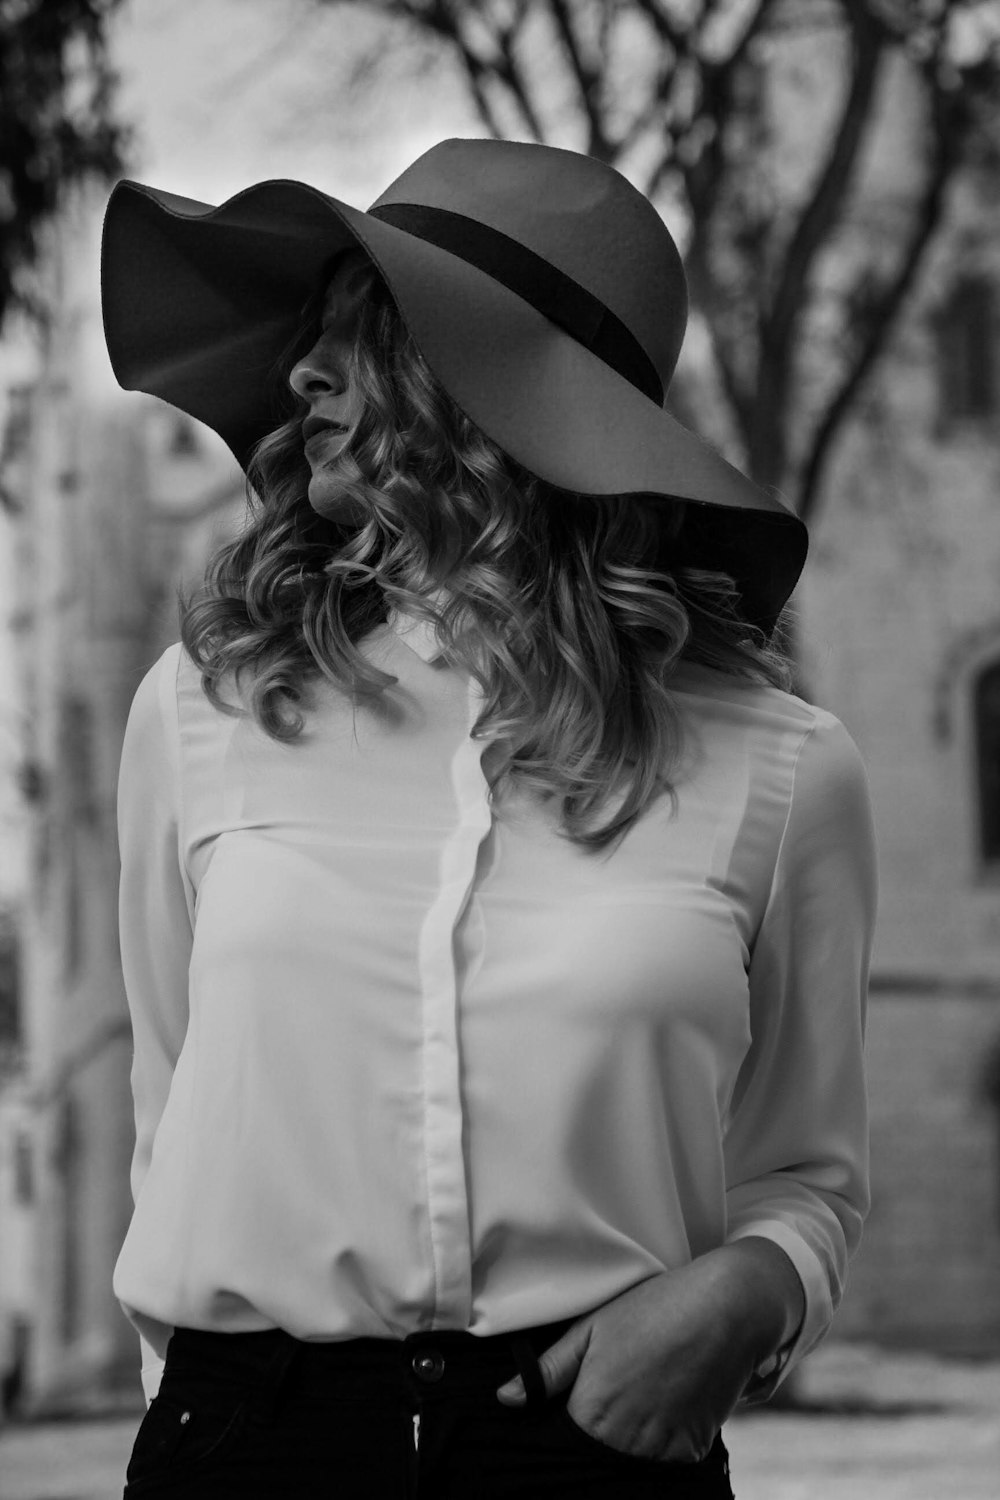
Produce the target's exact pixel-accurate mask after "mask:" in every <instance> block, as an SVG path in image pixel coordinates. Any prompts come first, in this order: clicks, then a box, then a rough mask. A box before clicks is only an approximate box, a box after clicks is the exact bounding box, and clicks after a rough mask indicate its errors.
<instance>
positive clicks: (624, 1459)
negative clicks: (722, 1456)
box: [556, 1403, 698, 1471]
mask: <svg viewBox="0 0 1000 1500" xmlns="http://www.w3.org/2000/svg"><path fill="white" fill-rule="evenodd" d="M556 1411H557V1413H558V1415H559V1417H560V1418H561V1419H562V1423H563V1426H564V1427H568V1428H569V1430H570V1432H571V1433H572V1434H573V1436H574V1437H575V1438H577V1439H579V1441H580V1442H582V1443H586V1444H587V1446H588V1447H589V1448H590V1449H591V1451H592V1452H595V1453H598V1454H600V1455H601V1457H602V1458H610V1459H618V1461H619V1462H620V1463H626V1464H641V1465H643V1466H644V1467H645V1468H647V1469H659V1470H661V1471H662V1470H664V1469H668V1470H669V1469H682V1470H685V1471H691V1470H692V1469H696V1468H698V1465H697V1464H695V1463H679V1462H677V1461H675V1460H670V1459H665V1458H648V1457H647V1456H646V1455H645V1454H644V1453H627V1452H626V1451H625V1450H624V1449H623V1448H612V1446H611V1444H610V1443H605V1442H604V1441H603V1440H602V1439H601V1438H599V1437H595V1436H594V1434H593V1433H592V1432H588V1431H587V1430H586V1428H584V1427H581V1426H580V1424H579V1422H577V1421H576V1420H575V1419H574V1418H573V1417H571V1416H570V1413H569V1407H568V1406H567V1405H565V1404H562V1403H560V1405H559V1406H557V1407H556Z"/></svg>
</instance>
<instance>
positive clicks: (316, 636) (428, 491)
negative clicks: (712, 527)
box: [177, 275, 793, 851]
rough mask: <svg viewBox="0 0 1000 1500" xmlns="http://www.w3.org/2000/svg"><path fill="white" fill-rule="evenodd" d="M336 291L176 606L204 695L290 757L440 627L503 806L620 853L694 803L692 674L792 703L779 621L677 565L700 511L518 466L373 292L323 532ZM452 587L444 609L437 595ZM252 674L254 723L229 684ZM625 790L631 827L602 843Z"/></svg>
mask: <svg viewBox="0 0 1000 1500" xmlns="http://www.w3.org/2000/svg"><path fill="white" fill-rule="evenodd" d="M324 291H325V286H324V287H323V288H321V289H320V290H319V291H318V292H317V294H316V296H315V297H314V298H313V299H312V301H311V303H310V304H309V305H308V307H307V309H306V310H305V311H304V316H303V322H302V326H301V327H300V329H299V331H298V333H297V335H296V337H295V338H294V339H293V340H292V342H291V343H290V345H289V346H288V348H287V349H286V350H285V352H284V355H283V356H282V358H281V359H280V360H279V362H278V364H277V365H276V367H275V370H274V372H273V375H272V380H273V382H274V385H273V390H272V397H273V399H274V400H275V401H276V402H279V403H282V405H279V406H276V415H282V414H285V413H287V420H285V421H283V422H282V423H281V425H280V426H278V427H277V429H276V430H275V431H273V432H271V433H270V434H269V435H268V436H266V437H265V438H263V439H262V440H261V441H260V442H259V443H258V444H257V445H256V447H255V449H254V451H253V454H252V456H251V460H250V462H249V464H248V467H247V511H248V513H247V523H246V525H245V527H244V529H243V531H242V532H241V533H240V534H239V535H237V536H236V537H235V538H233V539H230V540H227V541H225V542H223V543H222V544H221V545H220V546H218V547H217V548H216V549H215V551H214V552H213V553H212V555H211V556H210V558H209V560H208V562H207V564H206V567H205V570H204V574H203V577H202V579H201V580H200V582H199V584H198V585H197V587H196V588H195V589H194V590H193V591H192V594H191V595H190V596H185V594H184V591H183V588H180V589H178V591H177V592H178V609H179V614H180V631H181V639H182V641H183V644H184V646H185V648H186V650H187V651H188V653H189V655H190V656H191V658H192V660H193V661H194V662H195V663H196V664H197V666H198V667H199V669H200V671H201V674H202V687H203V690H204V692H205V693H206V695H207V697H208V699H209V701H210V702H211V703H213V704H214V705H215V706H216V707H217V708H218V709H219V710H220V711H221V712H223V713H228V714H237V715H240V716H245V715H246V713H247V712H248V711H249V712H250V713H252V715H253V717H254V718H255V719H256V721H257V723H258V724H259V725H260V727H261V728H262V729H263V731H264V732H265V733H266V734H268V735H270V737H271V738H272V739H275V740H279V741H283V742H287V741H290V740H294V739H296V738H297V737H298V736H299V735H300V734H301V733H302V730H303V728H304V725H305V720H304V718H303V715H302V714H301V713H297V712H295V711H294V707H295V706H296V705H300V704H302V705H303V706H305V707H306V709H307V711H308V710H309V709H311V708H312V707H313V706H314V700H313V698H312V693H311V684H312V683H313V682H315V681H316V680H317V679H319V678H321V677H322V678H326V679H327V680H328V681H329V682H331V683H333V684H335V685H336V686H337V687H339V688H341V689H345V690H346V691H348V692H349V693H351V694H352V695H354V700H355V702H356V701H362V702H368V703H371V702H373V701H375V700H379V699H382V698H383V696H384V694H385V693H386V692H387V691H389V690H391V689H392V688H393V687H395V685H396V684H397V683H398V681H399V679H398V677H396V676H394V675H393V674H392V673H390V672H383V671H380V670H379V669H378V668H377V667H375V666H373V665H372V663H371V662H370V661H368V660H367V659H366V658H365V657H364V656H363V655H362V654H361V652H360V651H359V650H358V649H357V643H358V642H359V641H360V640H361V639H362V638H363V637H364V636H366V635H367V634H368V633H369V632H370V631H371V630H373V629H374V628H375V627H376V626H377V625H379V624H380V623H382V622H383V621H384V620H385V619H386V618H387V606H388V605H390V604H395V605H398V606H399V607H401V608H403V609H405V610H406V611H407V612H409V613H412V614H414V615H417V616H420V617H422V618H425V619H429V620H433V621H434V622H435V623H436V625H437V630H438V638H439V640H440V642H441V644H442V647H443V648H444V650H445V653H446V656H447V658H448V660H449V661H451V662H452V663H454V664H457V665H458V666H460V667H462V668H464V669H465V670H466V671H468V672H469V673H471V675H472V676H473V677H474V678H475V679H476V680H477V681H478V683H479V685H480V687H481V689H482V692H483V703H482V707H481V710H480V713H479V715H478V717H477V719H476V722H475V725H474V727H473V729H472V731H471V733H472V738H473V739H475V740H483V739H487V738H496V739H497V741H498V742H502V744H501V745H500V748H501V749H502V752H503V753H502V755H501V758H500V759H499V761H497V762H496V764H495V768H494V772H493V774H492V777H491V778H489V780H488V784H489V797H490V802H491V805H493V804H494V803H495V802H497V801H498V800H499V799H500V798H501V796H502V795H503V793H504V791H505V790H507V789H508V788H509V787H510V786H511V785H512V784H513V782H514V781H515V780H516V781H517V782H518V783H519V784H520V785H521V786H522V787H524V788H528V789H530V790H532V791H534V792H536V793H538V794H539V795H540V796H541V797H543V798H545V799H550V798H552V797H556V796H557V797H560V798H561V802H562V806H561V826H560V829H559V832H560V836H561V837H563V838H568V839H569V840H571V841H572V842H573V843H575V844H577V845H579V846H580V847H581V848H582V849H585V850H592V851H599V850H602V849H604V848H605V847H606V846H608V845H609V844H611V843H612V842H613V841H617V840H620V839H622V838H623V837H624V836H625V834H626V833H627V832H628V830H629V828H631V826H632V825H633V824H634V823H635V822H636V821H637V820H638V818H639V817H640V816H641V815H642V813H643V811H644V809H645V808H646V807H647V805H648V804H649V803H651V802H652V801H653V800H654V798H655V797H657V796H658V795H659V793H660V792H661V791H663V790H666V791H668V792H669V793H670V796H671V799H672V801H674V799H675V797H676V794H675V791H674V787H673V785H672V783H671V781H670V776H671V773H672V772H674V771H676V769H677V766H678V763H679V760H680V757H681V755H682V753H683V748H684V735H683V723H682V720H681V716H680V713H679V711H678V708H677V706H676V704H675V702H674V700H673V697H672V695H671V693H670V690H669V686H668V683H669V679H670V676H671V673H672V671H673V669H674V668H675V666H676V665H677V663H678V662H679V661H682V660H685V661H692V662H699V663H701V664H703V665H705V666H709V667H712V668H715V669H716V670H717V671H721V672H723V673H726V674H727V675H729V676H731V677H734V678H738V679H742V680H744V681H748V682H752V683H758V684H763V685H769V686H772V687H777V688H780V689H782V690H784V691H790V689H791V683H792V680H793V668H792V663H791V659H790V657H789V656H788V655H787V653H786V650H785V647H784V644H783V641H782V632H781V630H780V625H781V621H779V626H778V627H776V629H775V630H774V632H772V635H771V638H770V639H768V637H767V636H766V635H765V634H764V632H763V631H762V630H761V629H760V628H759V627H757V626H753V625H750V624H748V623H747V622H746V620H744V619H743V618H741V616H740V613H739V610H738V598H739V595H738V590H737V588H736V585H735V583H734V580H733V578H732V577H731V576H730V575H729V574H728V573H724V572H715V571H709V570H705V569H696V568H690V567H686V566H683V565H682V561H681V559H680V557H679V556H678V555H677V546H676V543H677V539H678V538H679V537H680V536H681V533H682V531H683V524H684V514H685V509H686V507H685V503H684V502H683V501H681V500H677V501H662V500H655V501H654V500H649V501H645V500H637V499H636V498H634V497H632V498H628V499H626V498H625V497H622V496H607V495H601V496H596V495H586V494H576V493H571V492H568V491H565V490H560V489H557V488H555V487H554V486H552V485H549V484H547V483H546V482H544V481H543V480H541V479H538V478H537V477H536V476H534V475H533V474H530V473H529V472H528V471H527V470H526V469H524V468H523V467H522V466H521V465H520V464H518V463H516V462H515V461H514V460H513V459H512V458H510V457H509V456H508V455H507V454H506V453H505V452H504V451H503V450H502V449H501V448H499V447H498V446H497V444H496V443H494V442H493V441H491V439H490V438H488V437H487V436H486V435H485V434H484V433H483V432H482V431H481V430H480V429H479V428H478V427H477V426H476V425H475V424H474V423H473V422H471V421H470V420H469V418H468V417H467V416H466V415H465V414H464V412H462V411H461V410H460V409H459V407H458V406H457V405H456V404H455V402H454V401H453V400H452V399H451V397H450V396H449V395H448V393H447V391H446V390H444V388H443V387H442V386H441V384H440V383H439V382H438V380H437V379H436V378H435V376H434V375H433V374H432V372H431V370H430V369H429V367H428V366H427V364H426V362H425V361H424V359H423V357H422V356H421V354H420V351H419V350H418V348H417V347H416V345H415V343H414V342H413V339H412V337H411V336H410V334H409V331H408V329H407V327H406V325H405V323H404V322H403V320H402V318H401V316H400V314H399V312H398V310H397V308H396V305H395V303H394V301H393V299H392V297H391V295H390V293H389V290H388V287H387V286H386V284H385V282H384V280H382V278H381V277H378V276H377V275H376V277H375V279H374V281H373V283H372V286H371V290H370V292H369V293H368V294H367V296H366V300H365V302H364V304H363V307H362V312H361V318H360V321H359V324H358V327H357V332H356V336H355V339H354V344H353V350H352V355H351V360H350V370H349V379H350V381H351V383H352V389H353V390H354V392H355V395H356V396H357V397H359V400H358V403H357V404H358V407H359V408H360V410H361V416H360V418H359V420H358V422H357V424H356V425H355V427H354V429H353V431H352V433H351V435H350V437H349V438H348V439H347V441H346V443H345V445H344V446H343V447H342V448H341V450H340V452H339V453H338V454H337V455H336V457H335V458H333V459H332V460H331V463H330V472H331V474H332V475H333V476H334V477H335V480H336V486H337V489H336V493H337V495H338V496H339V497H340V501H339V503H338V505H337V513H338V517H339V519H336V520H335V519H333V518H332V517H330V516H323V515H320V514H319V513H318V512H317V511H316V510H315V509H314V508H313V507H312V505H311V504H310V501H309V498H308V486H309V479H310V469H309V465H308V462H307V460H306V458H305V456H304V453H303V443H302V435H301V430H300V428H301V423H302V420H303V418H304V416H305V415H306V412H307V403H306V402H304V401H303V400H301V399H300V398H298V397H296V396H294V395H293V393H292V391H291V390H290V388H289V387H288V383H287V378H288V374H289V372H290V371H291V369H292V367H293V365H294V364H295V363H296V361H297V359H298V358H300V357H301V355H302V354H304V353H305V351H306V350H307V349H309V348H310V347H311V346H312V344H313V343H314V341H315V339H316V338H317V337H318V334H319V310H320V307H321V305H322V296H323V292H324ZM352 510H353V516H352V518H351V519H350V520H348V519H346V518H347V516H348V515H349V514H350V513H351V511H352ZM672 551H673V553H674V558H673V561H672V559H671V552H672ZM442 587H443V588H445V589H446V590H447V598H446V602H445V603H444V604H443V607H442V608H440V609H438V608H437V607H436V606H435V604H434V603H433V602H432V601H431V599H430V597H429V596H431V595H433V594H434V593H435V592H436V590H438V589H439V588H442ZM244 669H249V670H250V673H251V674H252V681H251V684H250V692H249V705H250V706H249V710H246V709H244V708H241V707H237V706H235V705H232V704H230V703H228V702H226V701H225V699H224V698H223V697H222V696H221V693H220V691H219V686H218V685H219V682H220V679H221V678H222V677H223V675H224V674H225V673H227V672H229V671H233V672H234V673H235V676H236V679H237V681H238V680H239V674H240V673H241V672H242V671H243V670H244ZM287 706H291V707H292V709H293V711H292V713H291V714H290V716H289V717H287V718H286V717H284V716H283V714H282V709H283V708H285V707H287ZM484 770H485V767H484ZM620 784H623V786H624V797H623V800H622V801H621V803H620V805H619V807H618V810H617V811H616V812H614V813H613V814H612V815H611V816H610V817H609V818H607V820H606V821H605V822H604V823H603V825H600V826H597V827H589V828H588V827H587V826H586V825H587V824H588V823H593V820H594V819H595V818H596V817H597V816H599V815H600V813H601V812H602V811H603V810H604V808H605V805H606V803H607V800H608V798H609V797H610V795H611V793H612V791H613V790H614V789H615V788H616V787H618V786H619V785H620Z"/></svg>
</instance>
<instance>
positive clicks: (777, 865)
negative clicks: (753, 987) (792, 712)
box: [754, 704, 826, 946]
mask: <svg viewBox="0 0 1000 1500" xmlns="http://www.w3.org/2000/svg"><path fill="white" fill-rule="evenodd" d="M809 706H810V708H812V707H814V706H815V705H813V704H810V705H809ZM818 712H819V713H825V712H826V710H825V709H819V710H818ZM818 724H819V719H818V718H814V719H813V721H812V723H811V724H808V725H807V726H806V728H805V729H803V730H802V732H801V733H800V735H799V743H798V746H797V747H796V751H795V759H794V760H793V761H792V771H791V775H790V776H789V778H788V802H787V804H786V806H785V821H784V823H783V824H782V826H781V837H780V838H779V839H778V847H777V849H776V850H775V855H774V868H773V869H772V871H771V884H770V887H769V888H768V892H767V900H766V902H765V903H764V910H763V912H762V913H761V918H760V923H759V925H758V927H757V932H756V933H755V935H754V946H756V943H757V938H758V937H759V936H760V934H761V932H762V931H763V929H764V926H765V924H766V922H767V918H768V916H769V914H770V911H771V907H772V906H773V905H774V902H775V900H776V897H777V892H778V884H779V882H778V872H779V870H780V869H781V856H782V854H783V853H784V849H785V841H786V839H787V837H788V827H789V824H790V823H791V821H792V805H793V803H794V801H795V777H796V774H797V772H798V769H799V761H800V760H801V758H802V750H803V747H804V746H805V744H806V741H807V740H808V739H809V737H810V735H811V734H812V733H813V731H814V730H815V729H816V727H817V725H818Z"/></svg>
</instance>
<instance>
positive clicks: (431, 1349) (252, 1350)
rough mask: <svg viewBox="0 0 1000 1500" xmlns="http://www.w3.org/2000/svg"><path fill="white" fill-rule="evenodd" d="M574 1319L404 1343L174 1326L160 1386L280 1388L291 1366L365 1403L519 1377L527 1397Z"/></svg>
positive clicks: (316, 1383) (430, 1333) (324, 1389)
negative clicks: (546, 1354) (197, 1383)
mask: <svg viewBox="0 0 1000 1500" xmlns="http://www.w3.org/2000/svg"><path fill="white" fill-rule="evenodd" d="M576 1321H577V1319H576V1318H575V1317H573V1318H563V1319H560V1320H557V1321H556V1322H553V1323H542V1324H537V1325H535V1326H533V1327H530V1328H519V1329H512V1330H511V1331H509V1332H506V1333H497V1334H486V1335H480V1334H473V1333H470V1332H468V1330H465V1329H452V1328H443V1329H437V1330H434V1329H423V1330H421V1331H419V1332H417V1333H411V1334H407V1335H406V1336H405V1337H404V1338H371V1337H363V1338H351V1339H336V1340H333V1339H325V1340H319V1339H297V1338H295V1337H294V1336H293V1335H292V1334H290V1333H288V1332H286V1331H285V1329H283V1328H268V1329H263V1330H260V1331H259V1332H251V1333H221V1332H218V1331H216V1330H208V1329H201V1328H175V1329H174V1332H173V1334H172V1336H171V1338H170V1342H169V1344H168V1346H167V1357H166V1366H165V1369H164V1375H163V1381H164V1382H169V1381H172V1380H174V1379H179V1378H183V1377H184V1376H190V1375H198V1376H203V1377H209V1378H211V1379H214V1380H216V1381H219V1382H226V1381H233V1382H235V1383H237V1384H239V1385H241V1386H244V1387H249V1388H251V1389H255V1390H258V1389H259V1390H262V1391H263V1390H267V1389H271V1388H274V1389H276V1388H277V1386H278V1385H279V1384H282V1383H283V1382H284V1380H285V1378H286V1376H287V1375H288V1372H289V1371H290V1369H291V1368H293V1367H294V1369H295V1371H296V1379H297V1380H299V1381H304V1382H305V1383H306V1385H307V1386H308V1387H309V1388H310V1389H312V1390H315V1392H316V1393H317V1394H320V1395H330V1396H338V1397H354V1398H359V1399H360V1398H363V1397H365V1396H370V1395H373V1394H379V1393H388V1392H391V1391H395V1392H399V1391H400V1390H401V1389H403V1388H405V1389H407V1390H409V1391H410V1392H411V1393H414V1394H419V1395H421V1396H424V1397H432V1396H435V1395H441V1396H449V1395H455V1394H469V1393H473V1392H478V1391H480V1390H488V1389H490V1388H492V1389H494V1390H495V1389H496V1386H498V1385H500V1384H502V1383H503V1382H504V1381H505V1380H508V1379H510V1378H511V1377H512V1376H513V1375H515V1374H517V1373H520V1374H521V1376H522V1378H523V1379H524V1380H525V1385H526V1386H527V1387H528V1392H529V1398H530V1397H531V1394H532V1392H531V1387H532V1386H536V1385H537V1382H538V1381H540V1379H541V1377H540V1375H538V1374H537V1365H536V1366H535V1371H534V1372H533V1371H532V1369H531V1365H532V1364H533V1362H534V1360H536V1359H537V1356H538V1355H539V1354H540V1353H541V1352H542V1351H543V1350H545V1349H547V1348H549V1347H550V1346H551V1345H552V1344H554V1343H556V1341H557V1340H558V1339H560V1338H561V1337H562V1335H563V1334H564V1333H565V1332H566V1330H567V1329H568V1328H569V1327H571V1326H572V1324H573V1323H574V1322H576ZM533 1357H534V1358H533ZM525 1366H527V1368H525Z"/></svg>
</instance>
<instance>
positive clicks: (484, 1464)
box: [124, 1319, 733, 1500]
mask: <svg viewBox="0 0 1000 1500" xmlns="http://www.w3.org/2000/svg"><path fill="white" fill-rule="evenodd" d="M573 1321H575V1320H574V1319H566V1320H564V1321H562V1322H559V1323H549V1324H545V1325H543V1326H541V1327H538V1328H528V1329H523V1330H521V1331H520V1332H519V1333H513V1334H497V1335H495V1336H494V1337H492V1338H480V1337H478V1336H477V1335H474V1334H471V1333H467V1332H460V1331H458V1330H447V1331H444V1332H440V1333H416V1334H410V1335H409V1337H408V1338H405V1339H375V1338H358V1339H347V1340H341V1341H338V1342H324V1343H311V1342H305V1341H303V1340H299V1339H295V1338H293V1337H292V1336H291V1334H288V1333H286V1332H285V1331H284V1330H283V1329H280V1328H274V1329H267V1330H265V1331H263V1332H260V1333H207V1332H203V1331H201V1330H199V1329H194V1328H178V1329H176V1330H175V1332H174V1334H173V1337H172V1338H171V1340H170V1343H169V1346H168V1348H167V1359H166V1367H165V1369H164V1372H163V1377H162V1381H161V1384H160V1389H159V1393H158V1394H157V1396H156V1397H155V1398H154V1399H153V1401H152V1402H151V1404H150V1406H149V1409H148V1411H147V1412H146V1414H145V1416H144V1417H143V1419H142V1423H141V1424H140V1427H139V1431H138V1433H137V1435H136V1439H135V1443H134V1445H133V1448H132V1456H131V1458H130V1460H129V1464H128V1470H127V1473H126V1479H127V1483H126V1486H125V1492H124V1500H141V1497H143V1496H147V1495H148V1496H150V1497H153V1496H171V1497H179V1496H183V1497H184V1500H209V1497H211V1500H265V1497H266V1500H319V1497H324V1500H326V1497H329V1500H362V1497H363V1500H410V1497H414V1500H416V1497H426V1500H506V1497H508V1496H517V1497H523V1500H531V1497H532V1496H537V1497H539V1500H541V1497H544V1500H560V1497H562V1500H571V1497H572V1500H597V1497H601V1500H617V1497H621V1500H646V1497H648V1500H653V1497H654V1496H657V1497H661V1500H668V1497H669V1500H733V1492H732V1489H731V1488H730V1484H729V1455H728V1453H727V1451H726V1447H725V1444H724V1443H723V1441H722V1435H721V1433H720V1434H719V1436H718V1437H717V1438H716V1440H715V1443H714V1445H713V1447H712V1450H711V1452H710V1453H709V1454H708V1455H707V1457H705V1458H704V1459H702V1460H701V1462H700V1463H667V1462H664V1461H662V1460H658V1459H651V1458H641V1457H638V1456H636V1455H632V1454H627V1453H622V1452H619V1451H618V1450H617V1449H614V1448H611V1447H609V1446H608V1444H606V1443H603V1442H601V1441H599V1440H598V1439H597V1438H594V1437H591V1436H590V1435H589V1434H588V1433H586V1432H584V1430H583V1429H582V1428H581V1427H579V1426H578V1425H577V1424H576V1423H575V1422H574V1421H573V1419H572V1418H571V1417H570V1416H569V1414H568V1412H567V1410H566V1406H567V1403H568V1401H569V1396H570V1391H568V1390H567V1391H562V1392H560V1393H559V1394H558V1395H556V1396H551V1397H545V1394H544V1387H543V1386H542V1383H541V1372H540V1370H539V1368H538V1363H537V1359H536V1356H537V1355H538V1354H539V1353H541V1351H542V1350H543V1349H547V1348H549V1346H550V1345H552V1344H554V1343H555V1342H556V1340H557V1339H558V1338H560V1337H561V1336H562V1334H563V1333H565V1331H566V1329H567V1328H569V1327H570V1324H571V1323H572V1322H573ZM517 1374H520V1375H521V1376H522V1378H523V1379H524V1382H525V1389H526V1390H527V1392H528V1401H527V1403H526V1405H524V1406H522V1407H520V1408H514V1407H508V1406H504V1405H503V1404H502V1403H501V1402H500V1401H498V1399H497V1395H496V1392H497V1387H498V1386H501V1385H503V1384H504V1383H505V1382H506V1381H508V1380H510V1379H512V1377H513V1376H515V1375H517ZM417 1418H419V1422H418V1421H417Z"/></svg>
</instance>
